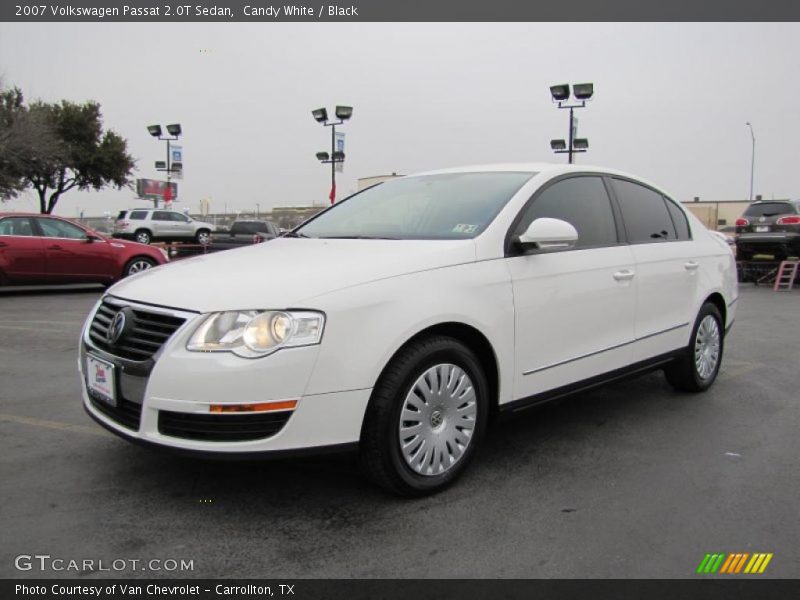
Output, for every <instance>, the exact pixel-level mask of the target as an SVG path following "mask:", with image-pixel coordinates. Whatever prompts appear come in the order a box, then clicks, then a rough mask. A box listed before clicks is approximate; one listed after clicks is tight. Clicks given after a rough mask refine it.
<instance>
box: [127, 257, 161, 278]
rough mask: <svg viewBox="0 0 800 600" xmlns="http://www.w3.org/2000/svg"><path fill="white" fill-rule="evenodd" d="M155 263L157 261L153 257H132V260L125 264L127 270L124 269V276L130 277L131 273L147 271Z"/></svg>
mask: <svg viewBox="0 0 800 600" xmlns="http://www.w3.org/2000/svg"><path fill="white" fill-rule="evenodd" d="M155 265H156V261H154V260H153V259H152V258H147V257H145V256H137V257H136V258H134V259H131V261H130V262H128V264H127V265H125V270H124V271H123V273H122V276H123V277H129V276H131V275H135V274H136V273H141V272H142V271H146V270H147V269H152V268H153V267H154V266H155Z"/></svg>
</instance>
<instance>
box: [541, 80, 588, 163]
mask: <svg viewBox="0 0 800 600" xmlns="http://www.w3.org/2000/svg"><path fill="white" fill-rule="evenodd" d="M550 95H551V96H552V97H553V102H556V103H557V104H558V108H568V109H569V136H568V139H569V142H566V141H564V140H563V139H560V140H550V148H552V149H553V151H554V152H555V153H556V154H568V155H569V159H568V162H569V164H572V163H573V162H574V160H573V158H572V155H573V154H577V153H579V152H586V151H587V150H588V149H589V140H588V139H587V138H576V137H575V134H576V133H577V132H578V124H577V119H576V118H575V114H574V110H575V109H576V108H584V107H586V102H587V101H588V100H591V98H592V96H593V95H594V84H591V83H576V84H574V85H573V86H572V95H573V96H574V97H575V100H576V101H577V103H575V104H567V102H568V101H569V97H570V89H569V84H568V83H562V84H560V85H553V86H550Z"/></svg>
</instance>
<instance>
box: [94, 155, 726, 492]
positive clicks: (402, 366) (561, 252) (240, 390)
mask: <svg viewBox="0 0 800 600" xmlns="http://www.w3.org/2000/svg"><path fill="white" fill-rule="evenodd" d="M736 295H737V283H736V269H735V263H734V259H733V256H732V253H731V250H730V249H729V247H728V245H727V244H726V243H725V242H724V241H723V240H722V239H720V238H719V237H718V236H716V235H714V234H712V233H710V232H709V231H707V230H706V228H705V227H704V226H703V225H702V224H701V223H700V222H699V221H698V220H697V219H696V218H695V217H693V216H692V215H691V213H688V212H687V211H685V210H684V209H683V208H682V207H681V205H680V204H678V203H677V202H675V201H674V200H673V199H672V198H670V197H669V195H668V194H666V193H665V192H663V191H662V190H660V189H659V188H657V187H656V186H654V185H652V184H648V183H645V182H643V181H642V180H640V179H637V178H634V177H631V176H629V175H625V174H623V173H620V172H617V171H613V170H608V169H599V168H590V167H575V166H563V165H559V166H555V165H546V164H510V165H500V166H488V167H487V166H480V167H470V168H461V169H452V170H444V171H436V172H430V173H423V174H420V175H416V176H410V177H405V178H400V179H395V180H392V181H389V182H386V183H383V184H380V185H378V186H375V187H372V188H369V189H367V190H365V191H362V192H360V193H358V194H356V195H354V196H351V197H350V198H348V199H346V200H344V201H342V202H340V203H338V204H336V205H335V206H333V207H331V208H330V209H328V210H326V211H325V212H323V213H321V214H320V215H318V216H317V217H315V218H313V219H312V220H310V221H308V222H307V223H305V224H304V225H302V226H300V227H299V228H297V229H295V230H294V231H293V232H291V233H289V234H288V235H286V236H285V237H283V238H278V239H277V240H274V241H272V242H270V243H269V244H257V245H255V246H252V247H247V248H242V249H240V250H233V251H230V252H225V253H222V254H217V255H210V256H201V257H197V258H193V259H189V260H185V261H180V262H176V263H174V264H172V265H170V266H168V267H164V268H161V269H155V270H154V271H152V272H146V273H142V274H141V275H137V276H135V277H130V278H128V279H126V280H124V281H122V282H121V283H119V284H117V285H116V286H114V287H113V288H112V289H111V290H110V291H109V292H108V293H107V294H106V295H105V296H104V297H103V298H102V299H101V300H100V302H98V304H97V305H96V306H95V308H94V309H93V310H92V312H91V314H90V315H89V317H88V319H87V321H86V324H85V327H84V330H83V335H82V340H81V345H80V360H79V365H80V369H81V373H82V376H83V383H84V386H83V389H84V395H83V400H84V405H85V408H86V410H87V411H88V413H89V414H90V415H91V416H92V417H93V418H94V419H95V420H97V421H98V422H99V423H100V424H101V425H103V426H105V427H106V428H108V429H110V430H111V431H113V432H114V433H116V434H118V435H120V436H122V437H124V438H126V439H129V440H132V441H138V442H142V443H145V444H149V445H155V446H159V447H163V448H170V449H175V450H182V451H190V452H196V453H201V454H203V453H205V454H214V455H227V456H236V455H243V454H245V455H255V454H257V453H259V454H261V453H263V454H279V455H280V454H286V453H290V452H294V451H305V452H307V451H333V450H341V449H356V448H357V449H358V452H359V454H360V460H361V464H362V465H363V467H364V470H365V471H366V473H367V474H368V475H369V476H370V477H371V478H372V479H373V480H374V481H375V482H377V483H379V484H381V485H382V486H384V487H386V488H388V489H390V490H392V491H394V492H397V493H400V494H404V495H420V494H425V493H430V492H433V491H437V490H440V489H442V488H444V487H445V486H447V485H448V484H450V483H451V482H452V481H453V480H454V479H455V478H456V477H458V475H459V474H460V473H461V472H462V471H463V470H464V469H465V468H466V466H467V465H468V463H469V462H470V460H471V459H472V457H473V455H474V454H475V452H476V450H477V447H478V444H479V442H480V441H481V438H482V436H483V435H484V432H485V430H486V427H487V424H488V423H489V422H490V420H491V419H492V418H493V417H494V416H495V415H496V414H498V413H500V412H503V411H510V410H517V409H519V408H522V407H525V406H529V405H533V404H536V403H539V402H542V401H545V400H548V399H552V398H555V397H560V396H563V395H564V394H566V393H568V392H574V391H578V390H583V389H586V388H587V387H589V386H592V385H596V384H599V383H602V382H605V381H609V380H613V379H618V378H619V377H621V376H624V375H628V374H632V373H641V372H644V371H647V370H652V369H663V370H664V372H665V373H666V377H667V379H668V381H669V382H670V383H671V384H672V385H673V386H674V387H676V388H678V389H680V390H685V391H689V392H700V391H703V390H705V389H707V388H708V387H709V386H710V385H711V384H712V383H713V382H714V379H715V378H716V376H717V372H718V371H719V368H720V362H721V360H722V353H723V342H724V337H725V333H726V332H727V331H728V329H729V328H730V327H731V324H732V323H733V320H734V314H735V307H736Z"/></svg>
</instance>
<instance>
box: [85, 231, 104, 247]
mask: <svg viewBox="0 0 800 600" xmlns="http://www.w3.org/2000/svg"><path fill="white" fill-rule="evenodd" d="M102 241H103V238H101V237H99V236H97V235H94V234H93V233H87V234H86V243H87V244H93V243H94V242H102Z"/></svg>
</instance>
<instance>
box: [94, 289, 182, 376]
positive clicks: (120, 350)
mask: <svg viewBox="0 0 800 600" xmlns="http://www.w3.org/2000/svg"><path fill="white" fill-rule="evenodd" d="M123 308H125V307H124V306H117V305H115V304H111V303H110V302H108V301H107V300H103V303H102V304H101V305H100V307H99V308H98V309H97V313H96V314H95V316H94V319H93V320H92V325H91V327H90V328H89V338H90V339H91V340H92V343H93V344H94V345H95V346H97V347H98V348H100V349H101V350H105V351H106V352H108V353H109V354H113V355H114V356H119V357H121V358H126V359H128V360H136V361H143V360H147V359H148V358H150V357H152V356H153V355H154V354H155V353H156V352H158V350H159V349H160V348H161V346H163V345H164V342H166V341H167V340H168V339H169V338H170V336H171V335H172V334H173V333H175V331H176V330H177V329H178V327H180V326H181V325H183V323H184V321H185V319H182V318H181V317H174V316H171V315H165V314H162V313H158V312H152V311H148V310H144V309H142V308H141V307H138V306H137V307H135V308H134V307H128V308H129V312H128V314H129V315H132V316H133V324H132V326H130V327H128V328H126V332H125V333H124V334H123V335H122V337H121V338H120V339H119V340H117V341H116V342H115V343H114V344H109V343H108V340H107V338H106V335H107V333H108V326H109V325H110V324H111V321H112V319H113V318H114V316H115V315H116V314H117V313H118V312H119V311H120V310H122V309H123Z"/></svg>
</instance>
